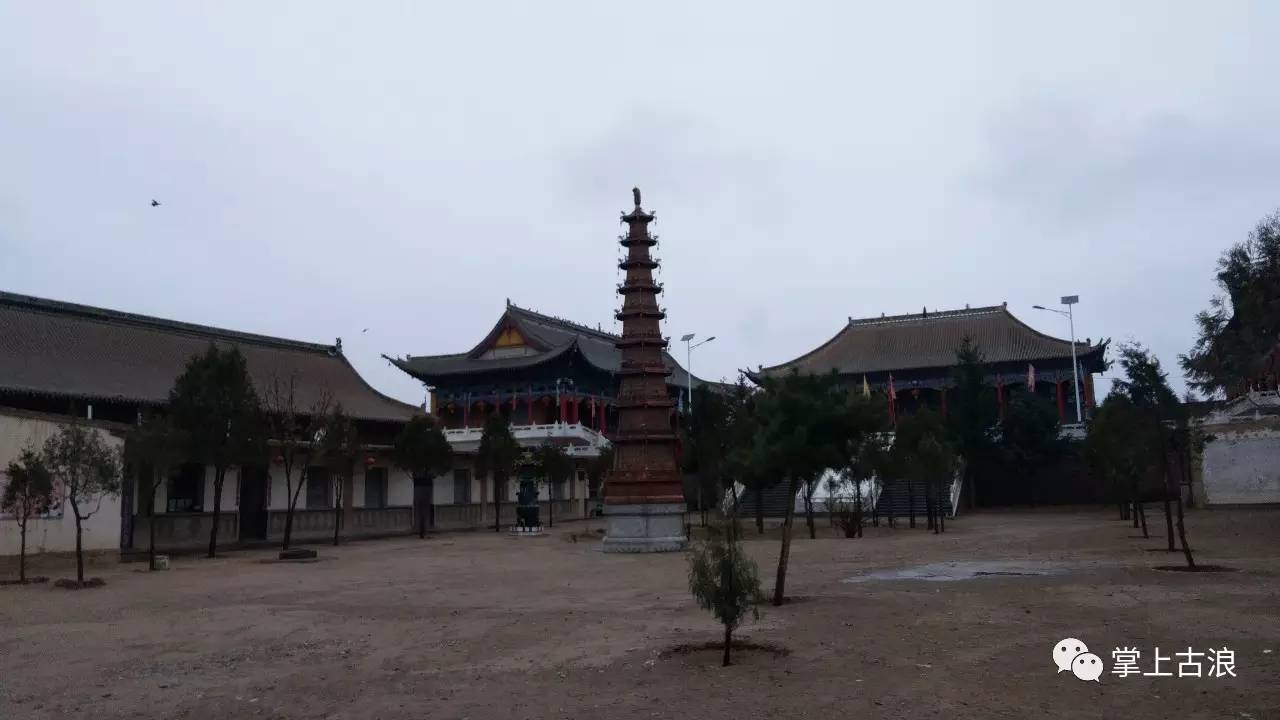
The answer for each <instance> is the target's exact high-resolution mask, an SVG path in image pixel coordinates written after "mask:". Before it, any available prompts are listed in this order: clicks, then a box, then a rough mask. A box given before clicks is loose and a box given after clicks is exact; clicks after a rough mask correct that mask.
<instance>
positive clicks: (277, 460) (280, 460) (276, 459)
mask: <svg viewBox="0 0 1280 720" xmlns="http://www.w3.org/2000/svg"><path fill="white" fill-rule="evenodd" d="M272 461H273V462H274V463H275V464H277V465H283V464H284V455H280V454H277V455H276V456H275V457H274V458H272Z"/></svg>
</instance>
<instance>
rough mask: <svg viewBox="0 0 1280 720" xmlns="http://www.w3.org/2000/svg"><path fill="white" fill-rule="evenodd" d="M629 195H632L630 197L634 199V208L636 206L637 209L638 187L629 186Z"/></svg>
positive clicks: (638, 203)
mask: <svg viewBox="0 0 1280 720" xmlns="http://www.w3.org/2000/svg"><path fill="white" fill-rule="evenodd" d="M631 197H632V199H634V200H635V201H636V208H637V209H639V207H640V188H638V187H633V188H631Z"/></svg>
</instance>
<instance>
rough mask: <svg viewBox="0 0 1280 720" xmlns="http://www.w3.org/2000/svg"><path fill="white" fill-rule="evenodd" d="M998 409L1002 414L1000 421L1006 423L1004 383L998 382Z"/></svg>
mask: <svg viewBox="0 0 1280 720" xmlns="http://www.w3.org/2000/svg"><path fill="white" fill-rule="evenodd" d="M996 409H997V410H998V411H999V413H1000V421H1001V422H1004V383H1002V382H1000V381H998V380H997V381H996Z"/></svg>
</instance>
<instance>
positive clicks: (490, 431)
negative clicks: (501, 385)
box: [476, 412, 524, 532]
mask: <svg viewBox="0 0 1280 720" xmlns="http://www.w3.org/2000/svg"><path fill="white" fill-rule="evenodd" d="M523 452H524V451H523V450H522V449H521V447H520V444H519V443H518V442H516V439H515V436H514V435H512V434H511V425H510V424H508V422H507V419H506V418H505V417H503V416H502V413H499V412H495V413H491V414H490V415H489V417H488V418H486V419H485V421H484V430H483V434H481V436H480V447H479V449H478V450H477V451H476V473H478V474H480V475H489V476H490V477H491V478H492V480H491V482H492V483H493V485H492V487H493V531H494V532H501V530H502V497H501V495H502V492H501V488H505V487H506V486H507V480H508V479H509V478H510V477H511V474H512V473H513V472H515V469H516V464H517V463H518V462H519V461H520V456H521V455H522V454H523Z"/></svg>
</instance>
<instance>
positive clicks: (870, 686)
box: [0, 510, 1280, 720]
mask: <svg viewBox="0 0 1280 720" xmlns="http://www.w3.org/2000/svg"><path fill="white" fill-rule="evenodd" d="M1152 520H1153V523H1152V531H1153V537H1152V539H1150V540H1143V539H1141V537H1140V536H1139V537H1137V538H1134V537H1133V536H1134V535H1135V531H1134V530H1132V529H1131V528H1130V527H1129V526H1128V525H1127V524H1125V523H1122V522H1120V521H1119V520H1117V519H1114V511H1104V510H1088V511H1081V512H1071V513H1066V512H1052V513H1051V512H1042V513H1035V512H1021V513H1014V512H1010V513H988V514H980V515H970V516H967V517H964V516H962V517H961V518H958V519H957V520H955V521H954V522H953V523H951V524H950V526H949V528H948V532H947V533H946V534H945V535H943V536H934V535H931V534H928V533H927V532H926V531H925V530H923V529H917V530H908V529H906V528H899V529H896V530H889V529H886V528H879V529H869V530H868V532H867V536H866V537H865V538H864V539H861V540H845V539H843V538H836V537H834V536H830V535H828V536H826V537H822V538H819V539H818V540H816V541H814V540H809V539H807V536H806V535H805V534H804V532H803V525H800V526H799V527H798V528H797V529H798V530H799V532H798V535H797V540H796V541H795V543H794V545H793V550H792V562H791V572H790V574H789V576H788V581H787V588H788V592H789V594H790V595H792V596H793V597H794V602H791V603H788V604H787V605H784V606H783V607H781V608H773V607H765V608H763V610H762V614H761V617H760V619H759V620H758V621H753V622H749V623H748V624H747V625H745V626H744V627H743V628H742V629H741V636H742V637H743V638H745V639H747V640H750V641H753V642H758V643H768V644H772V645H776V646H780V647H782V648H785V649H786V650H789V651H790V653H789V654H788V655H786V656H775V655H771V654H767V653H762V652H744V653H742V654H740V656H739V658H738V659H739V663H738V664H736V665H734V666H733V667H729V668H721V667H719V663H718V661H719V654H718V652H717V651H710V650H708V651H698V652H692V653H669V652H666V651H668V650H670V649H671V648H673V647H676V646H680V645H685V644H690V643H699V642H703V641H713V640H715V639H717V638H718V637H719V629H718V626H717V625H716V624H715V621H714V620H713V619H712V617H711V616H710V615H709V614H708V613H705V612H703V611H701V610H699V609H698V608H697V607H696V606H695V605H694V603H693V601H692V600H691V599H690V597H689V593H688V589H687V586H686V580H685V572H686V567H687V561H686V558H685V557H684V556H683V555H681V554H666V555H651V556H639V555H631V556H626V555H605V554H603V553H601V552H600V551H599V543H598V542H592V541H589V540H585V539H584V540H582V541H580V542H576V543H575V542H571V541H570V540H569V538H568V535H569V533H570V531H572V530H576V531H579V532H583V531H585V530H587V527H586V525H585V524H584V523H574V524H567V525H558V526H557V527H556V528H555V529H554V532H553V533H552V534H551V535H550V536H548V537H543V538H511V537H507V536H499V535H495V534H494V533H492V532H472V533H457V534H445V535H438V536H435V537H432V538H429V539H427V540H417V539H396V540H386V541H371V542H363V543H354V544H351V545H348V546H343V547H341V548H336V549H335V548H323V547H322V548H321V553H322V557H323V559H322V560H321V561H320V562H316V563H312V564H280V563H270V562H264V561H265V560H267V559H268V558H270V557H271V556H272V553H269V552H266V551H254V552H242V553H235V554H231V555H228V556H227V557H225V558H220V559H217V560H197V559H178V560H176V561H175V563H174V569H173V570H171V571H169V572H160V573H147V572H145V570H144V568H143V567H140V566H137V565H116V564H110V563H98V564H96V565H95V567H94V574H97V575H101V576H102V577H104V578H105V579H106V580H107V585H106V586H105V587H102V588H97V589H92V590H82V591H67V590H59V589H56V588H54V587H52V586H51V585H44V586H38V587H0V653H2V655H0V718H3V719H4V720H9V719H14V720H16V719H19V718H61V717H86V718H88V717H92V718H95V719H99V718H153V717H154V718H161V717H163V718H259V717H261V718H472V719H474V720H487V719H489V718H494V719H497V718H502V719H504V720H506V719H508V718H592V719H598V718H683V717H691V716H696V717H699V718H735V719H740V718H764V717H788V718H790V717H818V718H858V717H892V718H898V717H902V718H933V717H949V718H999V717H1010V718H1029V717H1038V718H1039V717H1043V718H1072V719H1073V720H1079V719H1080V718H1094V717H1098V718H1102V717H1106V718H1120V717H1123V718H1171V717H1177V718H1182V719H1187V718H1236V719H1238V718H1271V717H1280V511H1201V512H1196V513H1193V514H1191V515H1190V516H1189V519H1188V527H1189V532H1190V534H1191V540H1192V543H1193V546H1195V547H1196V548H1197V550H1198V557H1199V560H1200V561H1202V562H1205V563H1210V562H1212V563H1218V564H1222V565H1228V566H1231V567H1233V568H1237V569H1238V572H1234V573H1221V574H1207V573H1202V574H1188V573H1170V572H1161V571H1157V570H1154V569H1153V566H1156V565H1160V564H1166V563H1173V564H1177V563H1180V562H1181V556H1180V555H1170V554H1167V553H1165V552H1159V551H1152V549H1153V548H1161V547H1163V534H1162V532H1161V531H1162V529H1163V524H1162V522H1161V521H1160V518H1159V516H1158V515H1154V516H1153V517H1152ZM748 537H749V538H750V539H751V541H750V542H749V543H748V547H749V549H750V552H751V554H752V555H753V556H754V557H755V558H756V560H757V561H758V562H759V563H760V569H761V576H762V578H764V580H765V585H766V587H768V586H771V585H772V583H773V574H774V569H775V564H776V559H777V551H778V543H777V541H776V539H775V538H774V537H771V536H769V535H766V536H765V538H764V539H756V538H755V536H754V529H750V528H749V530H748ZM969 561H989V562H990V563H996V564H988V565H983V566H980V567H984V568H987V571H988V572H997V573H1000V572H1039V571H1044V572H1046V573H1048V574H1044V575H1006V574H994V575H983V576H978V577H975V578H973V579H967V580H957V581H950V582H941V581H936V580H921V579H914V580H913V579H882V578H883V577H884V576H885V575H884V573H889V574H892V573H894V572H900V571H903V570H907V571H908V572H907V574H911V568H917V573H916V574H920V572H919V571H918V567H917V566H920V565H925V564H930V563H939V564H938V565H930V566H929V567H930V568H933V569H932V570H928V569H926V570H925V571H924V574H936V572H938V568H942V570H941V572H943V573H944V574H945V573H946V572H947V568H952V569H955V568H959V569H964V568H970V569H971V568H972V567H979V566H968V565H964V564H957V565H954V566H953V565H949V563H963V562H969ZM1002 561H1007V562H1009V563H1010V564H1009V565H1001V564H999V563H1000V562H1002ZM1001 568H1005V569H1003V570H1002V569H1001ZM1010 568H1012V569H1010ZM54 570H55V572H50V571H49V569H48V568H45V569H43V571H44V572H45V573H46V574H50V575H53V576H54V577H58V576H62V575H65V572H66V568H55V569H54ZM876 571H881V573H882V574H881V575H874V574H873V575H871V576H870V577H868V576H867V574H868V573H874V572H876ZM858 577H861V578H862V581H860V582H845V581H846V580H847V579H849V578H858ZM1064 637H1072V638H1079V639H1081V640H1083V641H1084V642H1086V643H1087V644H1088V645H1089V647H1090V648H1091V649H1092V650H1093V651H1094V652H1096V653H1097V654H1098V655H1099V656H1100V657H1101V658H1102V659H1103V661H1104V662H1105V663H1106V664H1107V665H1108V667H1110V665H1111V656H1110V655H1111V650H1112V649H1114V648H1115V647H1117V646H1121V645H1124V646H1136V647H1138V648H1139V649H1140V651H1141V652H1142V659H1141V660H1140V662H1139V665H1140V667H1141V669H1142V670H1143V671H1150V670H1151V653H1152V652H1154V650H1155V648H1156V647H1157V646H1158V647H1159V648H1160V652H1161V654H1162V655H1172V653H1174V652H1179V651H1185V650H1186V649H1187V647H1188V646H1191V647H1192V648H1194V649H1196V650H1199V651H1203V650H1206V649H1208V648H1222V647H1224V646H1225V647H1228V648H1230V649H1232V650H1234V651H1235V671H1236V674H1237V676H1238V677H1234V678H1231V677H1227V678H1208V677H1202V678H1191V677H1182V678H1180V677H1176V676H1175V677H1165V678H1155V677H1142V676H1136V677H1126V678H1121V677H1118V676H1114V675H1112V674H1111V673H1109V672H1108V673H1107V674H1105V675H1103V676H1102V678H1101V681H1100V682H1097V683H1094V682H1084V681H1081V680H1078V679H1076V678H1075V677H1074V676H1072V675H1071V673H1061V674H1058V673H1057V672H1056V668H1055V666H1054V663H1053V660H1052V657H1051V651H1052V648H1053V647H1054V645H1055V643H1057V641H1059V640H1060V639H1062V638H1064ZM1176 662H1177V660H1173V661H1166V662H1165V664H1164V668H1163V669H1164V670H1173V671H1175V672H1176V670H1177V666H1176Z"/></svg>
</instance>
